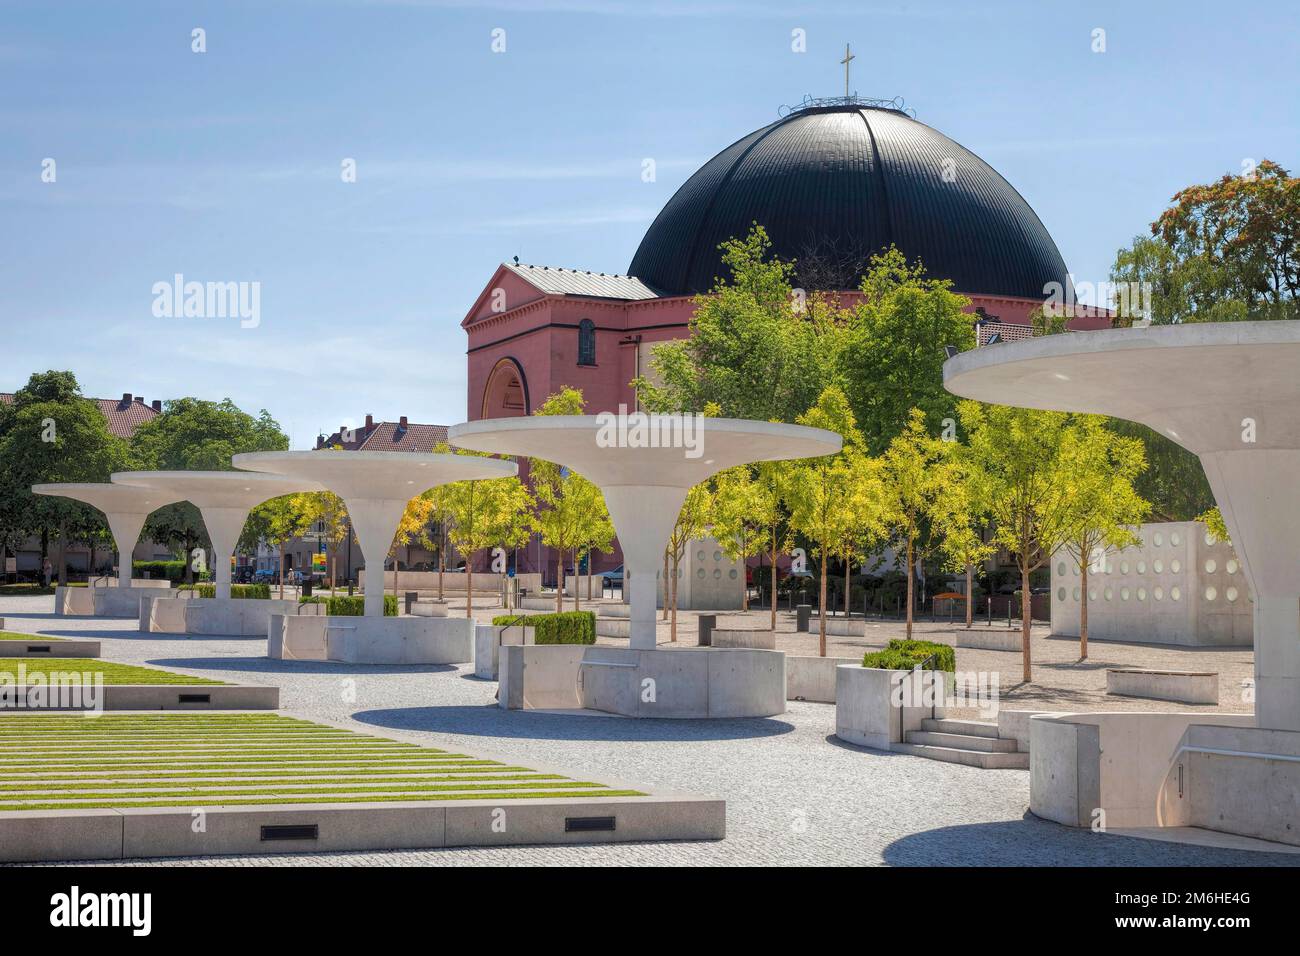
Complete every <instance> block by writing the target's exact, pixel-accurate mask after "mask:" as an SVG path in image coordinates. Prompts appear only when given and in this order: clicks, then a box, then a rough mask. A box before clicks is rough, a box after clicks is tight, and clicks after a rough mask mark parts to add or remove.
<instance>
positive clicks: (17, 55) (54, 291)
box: [0, 0, 1300, 447]
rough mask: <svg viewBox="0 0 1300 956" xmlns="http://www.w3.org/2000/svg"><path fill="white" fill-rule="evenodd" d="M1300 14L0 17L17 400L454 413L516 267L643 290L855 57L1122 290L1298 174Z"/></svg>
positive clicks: (73, 5) (936, 6) (8, 10)
mask: <svg viewBox="0 0 1300 956" xmlns="http://www.w3.org/2000/svg"><path fill="white" fill-rule="evenodd" d="M1298 10H1300V7H1298V6H1297V5H1296V4H1293V3H1290V2H1283V0H1278V2H1262V3H1252V4H1250V5H1240V6H1237V7H1232V6H1225V5H1223V4H1222V3H1211V2H1204V0H1183V2H1167V3H1166V2H1142V3H1134V2H1131V0H1130V2H1089V3H1082V2H1078V3H1075V2H1044V0H1023V2H996V0H981V2H973V0H972V2H967V0H960V2H886V3H872V2H845V3H824V4H795V3H766V2H745V3H742V2H734V3H727V2H709V0H700V2H688V0H667V2H651V0H644V2H631V0H629V2H616V3H598V2H595V0H590V2H584V0H568V2H558V3H541V2H537V3H533V2H527V0H514V2H490V0H489V2H483V3H470V2H464V3H455V2H437V0H423V2H422V0H256V2H244V0H226V2H206V3H205V2H183V0H159V2H134V0H118V2H114V3H111V4H110V3H106V2H102V0H99V2H58V0H38V2H25V0H24V2H6V0H0V390H11V389H12V388H15V387H17V386H18V385H21V384H22V382H23V381H25V380H26V378H27V375H28V374H29V373H30V372H31V371H33V370H36V369H45V368H49V367H52V368H71V369H72V370H74V371H75V372H76V373H77V375H78V377H79V379H80V380H81V383H82V386H83V389H84V390H85V391H86V392H87V393H88V394H92V395H95V396H103V397H107V396H115V395H120V394H121V393H122V392H125V391H131V392H133V393H135V394H142V395H144V396H145V397H146V398H148V399H153V398H164V399H166V398H173V397H177V396H180V395H188V394H192V395H197V396H200V397H204V398H221V397H225V396H229V397H231V398H233V399H234V400H235V401H236V402H237V403H239V404H240V405H241V406H242V407H244V408H246V409H249V410H253V411H255V410H256V409H258V408H262V407H265V408H267V409H269V410H270V411H271V412H272V413H273V414H274V415H275V416H276V417H277V418H278V419H279V420H280V422H281V424H282V425H283V426H284V427H285V429H286V430H287V431H289V432H290V433H291V436H292V439H293V443H294V446H295V447H307V446H309V445H310V443H311V441H312V439H313V438H314V436H315V435H316V433H317V431H318V430H319V429H332V428H335V427H337V426H338V425H340V424H343V423H348V424H353V423H355V422H357V421H358V420H360V419H361V418H363V417H364V415H365V414H366V413H367V412H372V413H374V414H375V415H376V417H378V418H387V419H395V418H396V417H397V416H399V415H402V414H406V415H409V416H410V417H411V419H412V420H414V421H425V422H430V421H431V422H439V423H447V424H451V423H454V422H457V421H460V420H462V419H463V417H464V415H465V356H464V350H465V337H464V333H463V332H462V331H461V329H460V327H459V323H460V321H461V319H462V318H463V317H464V314H465V312H466V310H467V309H468V308H469V306H470V304H471V303H472V301H473V300H474V298H475V296H476V295H477V293H478V292H479V291H480V290H481V289H482V287H483V285H484V284H485V283H486V282H487V281H488V279H489V278H490V277H491V274H492V271H493V268H494V267H495V265H496V264H497V263H499V262H501V261H502V260H505V259H508V258H509V257H510V256H513V255H518V256H519V257H520V258H521V259H522V260H523V261H525V262H537V263H546V264H551V265H564V266H570V267H577V268H584V269H592V270H598V271H606V272H622V271H625V270H626V268H627V265H628V262H629V261H630V260H631V258H632V254H633V252H634V251H635V249H636V246H637V243H638V241H639V240H640V237H641V235H642V233H643V232H644V230H645V228H646V227H647V226H648V225H649V223H650V221H651V220H652V219H653V218H654V216H655V214H656V213H657V212H658V210H659V209H660V208H661V207H662V205H663V204H664V203H665V202H666V201H667V200H668V198H669V197H670V196H671V195H672V193H673V191H674V190H675V189H676V188H677V187H678V186H679V185H680V184H681V183H682V182H683V181H684V180H685V179H686V178H687V177H688V176H689V175H690V173H691V172H692V171H694V169H695V168H697V167H698V166H699V165H700V164H702V163H703V162H704V161H705V160H707V159H708V158H709V157H710V156H712V155H713V154H714V153H716V152H717V151H718V150H720V149H722V148H723V147H724V146H726V145H727V144H729V143H731V142H733V141H734V140H736V139H738V138H739V137H741V136H743V135H744V134H746V133H748V132H749V131H751V130H753V129H756V128H758V127H759V126H762V125H764V124H766V123H768V122H770V121H772V120H773V119H775V118H776V116H777V110H778V108H779V107H780V106H781V105H782V104H790V103H794V102H797V101H798V100H799V99H800V98H802V97H803V96H804V94H813V95H822V96H825V95H837V94H838V93H840V92H841V91H842V89H843V73H842V67H841V66H840V65H839V63H838V61H839V59H840V57H841V56H842V54H843V48H844V44H845V42H846V41H850V42H852V43H853V46H854V51H855V53H857V55H858V59H857V60H856V61H855V62H854V72H853V84H852V85H853V87H854V89H855V90H856V91H857V92H858V93H860V94H861V95H863V96H878V97H892V96H895V95H898V96H902V97H904V98H905V100H906V101H907V103H908V105H909V106H911V107H913V108H914V109H915V110H916V114H917V118H918V119H919V120H921V121H922V122H924V123H927V124H929V125H931V126H934V127H936V128H937V129H939V130H941V131H943V132H944V133H946V134H947V135H949V136H951V137H952V138H953V139H955V140H957V141H958V142H960V143H962V144H963V145H965V146H966V147H967V148H969V149H971V150H973V151H974V152H975V153H977V154H978V155H980V156H982V157H983V158H984V159H985V160H986V161H988V162H989V163H990V164H991V165H993V166H994V167H995V168H996V169H998V170H999V171H1000V172H1001V173H1002V174H1003V176H1005V177H1006V178H1007V179H1008V180H1009V181H1010V182H1011V183H1012V184H1013V185H1014V186H1015V187H1016V188H1017V189H1018V190H1019V191H1020V192H1021V193H1022V195H1024V196H1025V198H1026V199H1027V200H1028V201H1029V203H1030V204H1031V205H1032V206H1033V207H1034V209H1035V210H1036V211H1037V212H1038V214H1039V216H1040V218H1042V220H1043V221H1044V223H1045V224H1046V225H1047V227H1048V229H1049V230H1050V231H1051V233H1052V235H1053V236H1054V237H1055V239H1056V242H1057V244H1058V246H1059V247H1060V249H1061V252H1062V254H1063V255H1064V257H1065V260H1066V262H1067V264H1068V265H1069V266H1070V269H1071V271H1072V272H1073V273H1074V274H1075V276H1076V277H1077V278H1079V279H1084V280H1089V281H1097V280H1101V279H1105V278H1106V277H1107V274H1108V269H1109V265H1110V263H1111V261H1112V259H1113V256H1114V252H1115V249H1116V248H1117V247H1119V246H1120V245H1122V244H1125V243H1126V242H1127V241H1128V240H1129V239H1130V238H1131V237H1132V236H1133V235H1134V234H1135V233H1138V232H1141V231H1144V230H1145V228H1146V226H1147V224H1148V223H1149V222H1150V221H1151V220H1152V219H1153V218H1154V217H1155V215H1156V214H1157V213H1158V212H1159V211H1160V210H1161V209H1163V208H1164V207H1165V205H1166V204H1167V201H1168V199H1169V197H1170V196H1171V195H1172V194H1173V192H1175V191H1176V190H1177V189H1178V188H1180V187H1181V186H1184V185H1187V184H1189V183H1192V182H1203V181H1207V180H1209V179H1211V178H1213V177H1216V176H1218V175H1221V174H1222V173H1224V172H1239V171H1240V170H1241V164H1242V163H1243V161H1246V160H1249V159H1255V160H1258V159H1262V158H1269V159H1273V160H1275V161H1277V162H1280V163H1282V165H1284V166H1286V167H1287V168H1289V169H1291V170H1292V171H1295V170H1296V169H1297V168H1300V158H1298V156H1297V153H1298V152H1300V107H1297V105H1296V102H1295V93H1296V89H1297V87H1298V85H1300V84H1297V78H1298V74H1300V68H1298V67H1297V63H1300V12H1297V11H1298ZM196 27H201V28H203V29H204V30H205V31H206V42H207V52H206V53H202V54H197V53H194V52H192V51H191V31H192V30H193V29H194V28H196ZM498 28H499V29H503V30H504V31H505V42H506V49H505V52H504V53H494V52H493V51H492V47H491V45H492V31H493V30H494V29H498ZM796 28H800V29H803V30H805V31H806V35H807V52H806V53H802V54H800V53H794V52H792V51H791V31H792V30H794V29H796ZM1095 28H1102V29H1104V30H1105V31H1106V51H1105V52H1104V53H1100V54H1098V53H1094V52H1092V43H1093V41H1092V31H1093V30H1094V29H1095ZM47 158H52V159H54V160H55V163H56V167H55V169H56V174H57V179H56V181H55V182H53V183H47V182H42V181H41V173H42V162H43V160H45V159H47ZM347 158H351V159H355V161H356V164H357V180H356V182H354V183H345V182H343V181H342V178H341V176H340V170H341V163H342V162H343V160H344V159H347ZM646 158H653V159H654V160H655V162H656V165H657V179H656V181H655V182H653V183H646V182H643V181H642V177H641V168H642V161H643V160H644V159H646ZM176 273H181V274H183V275H184V276H185V277H186V279H187V280H197V281H215V282H232V281H233V282H259V283H260V284H261V303H260V324H259V325H258V326H257V327H256V328H240V324H239V322H238V321H237V320H234V319H222V318H175V317H173V318H166V317H163V318H159V317H155V316H154V314H153V308H152V307H153V304H154V294H153V292H152V288H153V285H154V283H156V282H160V281H163V282H170V281H171V280H172V276H173V275H175V274H176Z"/></svg>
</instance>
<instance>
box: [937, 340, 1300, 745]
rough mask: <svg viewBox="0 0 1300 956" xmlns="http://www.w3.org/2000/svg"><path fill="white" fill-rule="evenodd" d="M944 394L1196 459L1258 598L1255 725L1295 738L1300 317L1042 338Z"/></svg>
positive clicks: (974, 370) (952, 372) (952, 380)
mask: <svg viewBox="0 0 1300 956" xmlns="http://www.w3.org/2000/svg"><path fill="white" fill-rule="evenodd" d="M944 385H945V387H947V389H948V390H949V391H950V392H953V393H955V394H957V395H961V396H964V397H966V398H975V399H979V400H980V401H986V402H997V403H1001V404H1013V405H1019V406H1023V407H1026V408H1040V409H1054V410H1060V411H1073V412H1089V413H1095V414H1100V415H1110V416H1113V417H1115V418H1124V419H1128V420H1130V421H1135V422H1140V423H1142V424H1144V425H1147V426H1149V427H1150V428H1152V429H1154V430H1155V431H1157V432H1159V433H1160V434H1162V435H1167V436H1168V437H1169V438H1171V439H1172V440H1173V441H1175V442H1177V443H1178V444H1180V445H1182V446H1183V447H1184V448H1186V449H1188V450H1189V451H1191V452H1193V453H1195V454H1196V455H1198V456H1199V457H1200V459H1201V463H1202V464H1203V465H1204V466H1205V474H1206V476H1207V477H1208V478H1209V481H1210V488H1211V489H1212V490H1213V492H1214V497H1215V500H1216V501H1217V502H1218V504H1219V509H1220V511H1222V513H1223V518H1224V521H1225V522H1226V523H1227V526H1228V532H1229V534H1230V535H1231V537H1232V542H1233V546H1234V548H1235V549H1236V551H1237V555H1238V556H1239V557H1240V559H1241V563H1242V566H1243V568H1244V570H1245V573H1246V578H1247V580H1248V581H1249V583H1250V586H1251V590H1252V591H1253V593H1254V597H1255V674H1256V703H1255V708H1256V709H1255V712H1256V720H1257V723H1258V725H1259V726H1260V727H1270V728H1277V729H1283V730H1300V322H1297V321H1274V322H1232V323H1205V324H1196V325H1173V326H1156V327H1152V328H1145V329H1110V330H1104V331H1096V332H1079V333H1071V334H1066V335H1053V336H1045V337H1042V338H1037V339H1032V340H1028V341H1022V342H1012V343H1007V344H1002V345H994V346H987V347H985V348H981V349H976V350H974V351H970V352H963V353H962V354H960V355H957V356H955V357H953V358H951V359H949V360H948V361H947V362H946V363H945V364H944Z"/></svg>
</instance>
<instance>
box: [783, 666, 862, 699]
mask: <svg viewBox="0 0 1300 956" xmlns="http://www.w3.org/2000/svg"><path fill="white" fill-rule="evenodd" d="M861 663H862V661H861V659H858V658H853V657H798V656H795V655H793V654H787V655H786V656H785V699H786V700H805V701H814V702H816V703H820V704H833V703H835V683H836V668H838V667H840V666H841V665H843V664H861Z"/></svg>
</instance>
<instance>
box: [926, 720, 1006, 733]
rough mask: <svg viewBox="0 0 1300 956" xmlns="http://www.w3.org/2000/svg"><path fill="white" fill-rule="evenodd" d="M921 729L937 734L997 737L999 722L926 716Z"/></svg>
mask: <svg viewBox="0 0 1300 956" xmlns="http://www.w3.org/2000/svg"><path fill="white" fill-rule="evenodd" d="M921 729H922V730H929V731H932V732H933V733H936V734H962V735H964V736H966V737H996V736H997V735H998V725H997V724H986V723H984V722H983V721H979V720H954V719H952V718H950V717H940V718H939V719H938V720H936V719H935V718H933V717H926V718H925V719H924V720H922V721H921Z"/></svg>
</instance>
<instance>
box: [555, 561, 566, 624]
mask: <svg viewBox="0 0 1300 956" xmlns="http://www.w3.org/2000/svg"><path fill="white" fill-rule="evenodd" d="M563 610H564V552H563V551H561V550H560V549H559V548H556V549H555V613H556V614H559V613H561V612H562V611H563Z"/></svg>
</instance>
